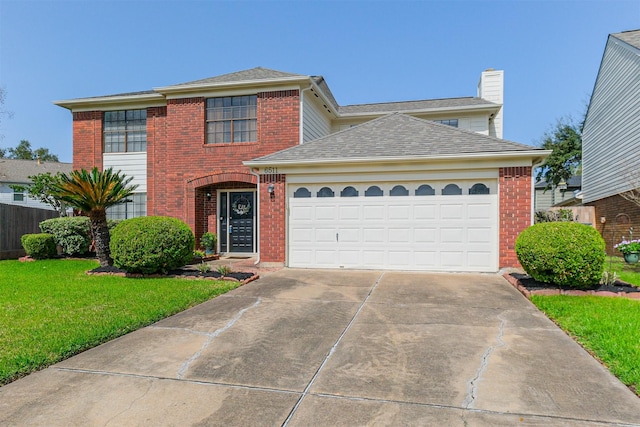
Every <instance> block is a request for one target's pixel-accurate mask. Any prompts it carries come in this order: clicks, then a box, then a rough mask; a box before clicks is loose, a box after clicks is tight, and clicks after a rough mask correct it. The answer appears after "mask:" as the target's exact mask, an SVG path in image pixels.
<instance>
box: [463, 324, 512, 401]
mask: <svg viewBox="0 0 640 427" xmlns="http://www.w3.org/2000/svg"><path fill="white" fill-rule="evenodd" d="M501 315H502V314H501ZM501 315H500V316H501ZM500 316H498V319H499V320H500V324H499V325H498V335H497V336H496V341H498V345H495V346H489V347H488V348H487V350H486V351H485V352H484V354H483V355H482V358H481V359H480V367H479V368H478V370H477V371H476V374H475V375H474V377H473V378H471V379H470V380H469V382H468V383H467V396H466V397H465V399H464V400H463V401H462V407H463V408H465V409H470V408H473V404H474V402H475V400H476V398H477V397H478V384H479V383H480V381H482V375H484V373H485V371H486V370H487V366H488V365H489V358H490V357H491V353H493V350H495V349H496V348H500V347H503V346H504V345H505V342H504V341H503V340H502V337H503V336H504V325H505V323H507V321H506V320H504V319H503V318H501V317H500Z"/></svg>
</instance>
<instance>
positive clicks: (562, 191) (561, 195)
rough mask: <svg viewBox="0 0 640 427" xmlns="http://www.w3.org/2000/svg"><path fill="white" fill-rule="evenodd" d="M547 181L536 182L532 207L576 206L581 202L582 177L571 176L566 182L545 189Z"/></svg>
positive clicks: (540, 209)
mask: <svg viewBox="0 0 640 427" xmlns="http://www.w3.org/2000/svg"><path fill="white" fill-rule="evenodd" d="M546 187H547V181H540V182H536V185H535V201H534V208H535V210H536V212H537V211H546V210H547V209H549V208H550V207H552V206H576V205H581V204H582V194H581V192H580V189H581V188H582V177H581V176H572V177H571V178H569V179H568V180H567V182H565V183H563V184H562V185H559V186H557V187H555V188H550V189H548V190H546Z"/></svg>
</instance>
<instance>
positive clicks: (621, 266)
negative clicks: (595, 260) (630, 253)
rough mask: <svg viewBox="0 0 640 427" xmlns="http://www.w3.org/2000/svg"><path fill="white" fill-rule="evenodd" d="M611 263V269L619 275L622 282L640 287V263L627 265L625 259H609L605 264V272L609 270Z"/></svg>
mask: <svg viewBox="0 0 640 427" xmlns="http://www.w3.org/2000/svg"><path fill="white" fill-rule="evenodd" d="M610 261H611V269H612V270H613V271H615V272H616V273H617V274H618V278H619V279H620V280H622V281H624V282H627V283H630V284H632V285H635V286H640V263H637V264H627V263H626V262H624V259H623V258H620V257H611V258H610V257H607V258H606V259H605V263H604V269H605V271H607V270H609V262H610Z"/></svg>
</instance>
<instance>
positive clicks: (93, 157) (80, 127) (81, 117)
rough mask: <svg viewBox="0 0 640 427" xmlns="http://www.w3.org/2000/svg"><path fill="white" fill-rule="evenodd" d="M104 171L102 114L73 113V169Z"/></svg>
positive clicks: (95, 112) (99, 112) (93, 112)
mask: <svg viewBox="0 0 640 427" xmlns="http://www.w3.org/2000/svg"><path fill="white" fill-rule="evenodd" d="M94 166H95V167H98V169H100V170H102V112H101V111H86V112H76V113H73V169H87V170H90V169H92V168H93V167H94Z"/></svg>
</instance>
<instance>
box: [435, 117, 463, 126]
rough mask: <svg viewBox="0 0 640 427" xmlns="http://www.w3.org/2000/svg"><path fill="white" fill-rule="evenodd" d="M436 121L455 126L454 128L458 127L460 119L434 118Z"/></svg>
mask: <svg viewBox="0 0 640 427" xmlns="http://www.w3.org/2000/svg"><path fill="white" fill-rule="evenodd" d="M434 122H436V123H442V124H443V125H449V126H453V127H454V128H457V127H458V119H447V120H434Z"/></svg>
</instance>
